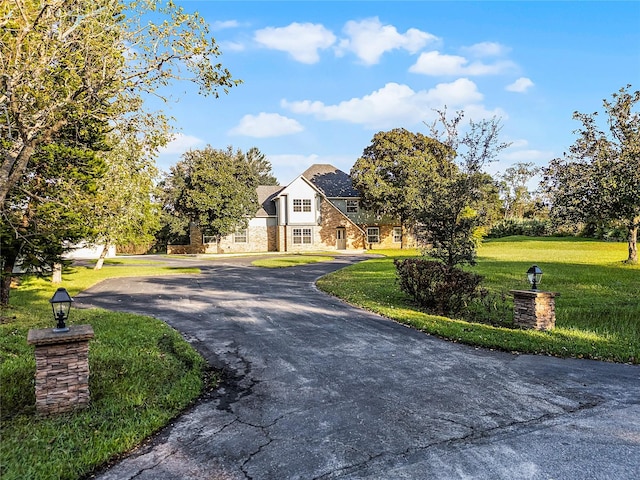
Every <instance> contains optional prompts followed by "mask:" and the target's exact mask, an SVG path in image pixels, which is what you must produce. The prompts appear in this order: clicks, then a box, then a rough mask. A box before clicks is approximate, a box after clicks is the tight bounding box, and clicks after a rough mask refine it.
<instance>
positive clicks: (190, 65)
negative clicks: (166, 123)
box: [0, 0, 238, 208]
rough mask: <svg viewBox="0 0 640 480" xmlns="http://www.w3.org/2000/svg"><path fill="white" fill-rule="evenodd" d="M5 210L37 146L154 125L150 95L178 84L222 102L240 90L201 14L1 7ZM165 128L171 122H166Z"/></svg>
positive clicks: (106, 0) (152, 5)
mask: <svg viewBox="0 0 640 480" xmlns="http://www.w3.org/2000/svg"><path fill="white" fill-rule="evenodd" d="M0 27H2V28H1V29H0V112H2V123H0V134H1V135H2V138H3V139H5V140H8V141H9V143H8V144H6V145H5V147H4V148H3V151H2V165H0V205H1V206H2V208H4V207H5V199H6V197H7V195H8V194H9V191H10V190H11V188H12V187H13V186H14V185H16V184H18V183H20V182H21V181H22V180H23V178H24V177H25V176H27V175H29V172H30V171H31V169H32V166H30V160H31V157H32V155H33V154H34V152H35V151H36V149H37V147H38V146H40V145H42V144H46V143H48V142H49V141H51V139H52V138H54V137H55V136H56V134H57V133H59V132H60V131H61V130H62V129H64V128H65V127H67V126H69V125H71V124H74V123H76V124H78V123H79V124H82V123H84V122H86V121H88V120H89V119H92V120H95V121H111V122H113V121H122V120H124V119H127V121H130V122H132V123H133V124H136V125H137V126H138V127H140V126H141V125H144V124H145V122H148V121H149V118H148V116H147V114H145V113H144V112H143V111H142V109H141V105H142V97H141V96H142V95H143V94H155V95H162V88H163V87H165V86H166V85H167V84H168V83H169V82H171V81H172V80H176V79H188V80H190V81H192V82H195V83H196V84H197V85H199V87H200V90H201V92H202V93H204V94H213V95H215V96H217V95H218V89H219V88H221V89H223V90H224V91H227V89H228V88H230V87H232V86H234V85H236V84H237V83H238V82H237V81H235V80H232V78H231V74H230V73H229V72H228V71H227V70H226V69H224V68H222V66H221V65H220V64H219V63H214V59H215V57H217V56H219V54H220V51H219V49H218V46H217V45H216V43H215V41H214V40H213V38H209V37H208V31H207V26H206V23H205V22H204V20H203V19H202V18H201V17H200V16H199V15H197V14H187V13H185V12H184V11H183V9H182V8H180V7H177V6H176V5H175V4H174V3H173V2H172V1H166V2H157V1H156V0H130V1H125V0H121V1H117V0H116V1H114V0H95V1H91V2H88V1H84V0H51V1H48V2H35V1H29V0H14V1H11V2H2V3H1V4H0ZM159 118H160V119H162V117H161V116H160V117H159Z"/></svg>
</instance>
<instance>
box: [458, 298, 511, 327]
mask: <svg viewBox="0 0 640 480" xmlns="http://www.w3.org/2000/svg"><path fill="white" fill-rule="evenodd" d="M462 316H463V317H464V319H465V320H467V321H469V322H475V323H486V324H488V325H493V326H495V327H507V328H513V327H514V323H513V298H511V297H510V296H507V294H506V293H505V292H502V293H499V294H498V293H492V292H489V291H488V290H486V289H482V290H481V292H480V296H479V297H478V298H475V299H473V300H472V301H471V302H469V304H468V305H467V306H466V308H465V310H464V312H462Z"/></svg>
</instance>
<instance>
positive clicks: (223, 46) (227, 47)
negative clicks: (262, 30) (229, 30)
mask: <svg viewBox="0 0 640 480" xmlns="http://www.w3.org/2000/svg"><path fill="white" fill-rule="evenodd" d="M219 45H220V50H222V52H242V51H243V50H244V49H245V46H244V45H243V44H242V43H240V42H230V41H223V42H220V43H219Z"/></svg>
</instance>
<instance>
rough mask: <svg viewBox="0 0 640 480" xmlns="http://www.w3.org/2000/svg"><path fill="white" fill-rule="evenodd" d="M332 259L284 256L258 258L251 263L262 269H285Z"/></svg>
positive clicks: (309, 256)
mask: <svg viewBox="0 0 640 480" xmlns="http://www.w3.org/2000/svg"><path fill="white" fill-rule="evenodd" d="M333 258H334V257H329V256H323V255H286V256H273V257H269V258H260V259H258V260H254V261H253V262H251V265H253V266H255V267H264V268H286V267H294V266H296V265H306V264H308V263H318V262H330V261H331V260H333Z"/></svg>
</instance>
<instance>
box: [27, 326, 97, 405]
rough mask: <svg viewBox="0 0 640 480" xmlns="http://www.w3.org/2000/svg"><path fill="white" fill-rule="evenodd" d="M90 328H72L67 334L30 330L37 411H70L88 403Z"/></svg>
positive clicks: (91, 332)
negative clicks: (34, 348) (34, 358)
mask: <svg viewBox="0 0 640 480" xmlns="http://www.w3.org/2000/svg"><path fill="white" fill-rule="evenodd" d="M92 338H93V328H92V327H91V325H71V326H69V331H68V332H61V333H56V332H53V331H52V329H42V330H29V334H28V335H27V343H29V344H30V345H35V347H36V351H35V355H36V411H37V412H38V413H39V414H41V415H51V414H55V413H62V412H70V411H73V410H77V409H80V408H84V407H86V406H87V405H88V404H89V401H90V395H89V340H90V339H92Z"/></svg>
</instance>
